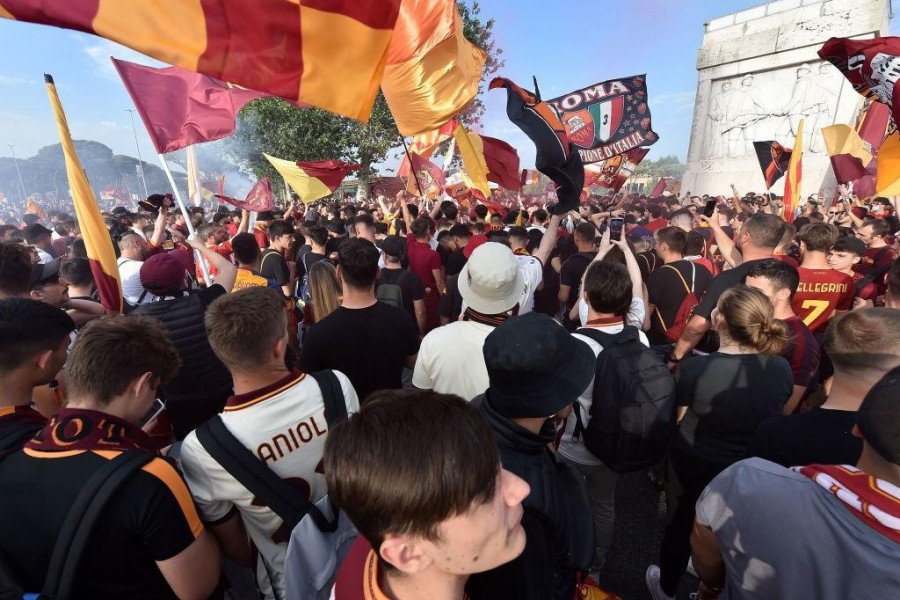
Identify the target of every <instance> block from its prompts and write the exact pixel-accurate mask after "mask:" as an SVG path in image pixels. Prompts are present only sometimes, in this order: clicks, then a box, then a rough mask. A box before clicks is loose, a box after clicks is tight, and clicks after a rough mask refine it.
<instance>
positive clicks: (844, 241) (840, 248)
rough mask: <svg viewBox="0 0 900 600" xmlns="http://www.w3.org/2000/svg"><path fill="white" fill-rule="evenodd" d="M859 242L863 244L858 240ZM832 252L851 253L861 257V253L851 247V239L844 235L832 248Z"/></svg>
mask: <svg viewBox="0 0 900 600" xmlns="http://www.w3.org/2000/svg"><path fill="white" fill-rule="evenodd" d="M857 242H859V243H862V242H860V241H859V240H857ZM831 251H832V252H849V253H850V254H856V255H857V256H858V255H859V253H858V252H857V251H856V250H855V249H854V248H853V247H851V243H850V241H849V238H848V237H847V236H846V235H842V236H841V237H839V238H838V239H837V241H836V242H835V243H834V246H832V247H831Z"/></svg>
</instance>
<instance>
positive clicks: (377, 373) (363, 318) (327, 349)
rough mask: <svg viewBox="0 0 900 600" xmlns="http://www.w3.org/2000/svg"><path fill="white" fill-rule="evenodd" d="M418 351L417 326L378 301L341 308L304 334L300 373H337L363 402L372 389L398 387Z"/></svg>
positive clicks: (402, 312)
mask: <svg viewBox="0 0 900 600" xmlns="http://www.w3.org/2000/svg"><path fill="white" fill-rule="evenodd" d="M418 351H419V331H418V328H417V327H416V324H415V321H414V320H413V318H412V317H410V316H409V315H408V314H406V311H404V310H403V309H400V308H394V307H393V306H388V305H387V304H385V303H383V302H376V303H375V304H373V305H372V306H369V307H367V308H355V309H351V308H344V307H343V306H342V307H339V308H338V309H337V310H335V311H334V312H333V313H331V314H330V315H328V316H327V317H325V318H324V319H322V320H321V321H319V322H318V323H316V324H315V325H313V326H312V327H310V328H309V329H307V330H306V337H305V338H304V340H303V349H302V351H301V354H300V370H301V371H304V372H305V373H311V372H313V371H320V370H322V369H337V370H338V371H340V372H342V373H343V374H344V375H346V376H347V378H348V379H350V382H351V383H352V384H353V387H354V388H355V389H356V394H357V395H358V396H359V398H360V400H362V399H364V398H366V397H367V396H368V395H369V394H371V393H372V392H374V391H376V390H383V389H400V388H401V387H403V384H402V380H401V375H402V373H403V367H404V365H405V363H406V359H407V357H409V356H413V355H414V354H416V353H417V352H418Z"/></svg>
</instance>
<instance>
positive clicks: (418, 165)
mask: <svg viewBox="0 0 900 600" xmlns="http://www.w3.org/2000/svg"><path fill="white" fill-rule="evenodd" d="M401 171H403V172H406V173H407V175H406V177H407V180H406V191H407V192H409V193H410V194H412V195H413V196H421V197H425V198H439V197H440V195H441V190H443V188H444V184H446V179H445V178H444V173H443V172H442V171H441V169H440V167H438V166H437V165H436V164H434V163H433V162H431V161H430V160H428V159H427V158H424V157H422V156H419V155H418V154H415V153H413V152H410V153H409V154H406V155H404V156H403V162H402V163H400V169H398V171H397V172H398V177H401V175H399V173H400V172H401Z"/></svg>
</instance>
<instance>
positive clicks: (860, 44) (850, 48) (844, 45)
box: [819, 37, 900, 139]
mask: <svg viewBox="0 0 900 600" xmlns="http://www.w3.org/2000/svg"><path fill="white" fill-rule="evenodd" d="M819 57H820V58H822V59H824V60H827V61H828V62H830V63H831V64H833V65H834V66H835V67H837V68H838V69H839V70H840V71H841V73H843V74H844V77H846V78H847V80H848V81H850V83H851V84H852V85H853V89H855V90H856V91H857V92H859V93H860V94H862V95H863V96H866V97H867V98H875V99H877V100H878V101H879V102H882V103H884V104H886V105H887V106H889V107H890V109H891V113H892V114H893V116H894V121H896V122H900V95H895V94H894V86H895V84H896V83H897V81H898V76H897V67H896V64H897V62H898V60H900V38H897V37H882V38H875V39H869V40H851V39H849V38H831V39H830V40H828V41H827V42H825V44H824V45H823V46H822V48H821V49H820V50H819ZM863 139H865V138H863Z"/></svg>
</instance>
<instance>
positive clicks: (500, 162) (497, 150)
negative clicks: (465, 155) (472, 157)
mask: <svg viewBox="0 0 900 600" xmlns="http://www.w3.org/2000/svg"><path fill="white" fill-rule="evenodd" d="M479 137H481V151H482V153H483V154H484V162H485V163H486V164H487V168H488V174H487V178H488V181H493V182H494V183H496V184H497V185H499V186H500V187H502V188H505V189H507V190H518V189H521V188H522V180H521V178H520V175H521V172H520V170H519V153H518V152H516V149H515V148H513V147H512V146H510V145H509V144H507V143H506V142H504V141H503V140H498V139H496V138H492V137H487V136H485V135H482V136H479Z"/></svg>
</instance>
